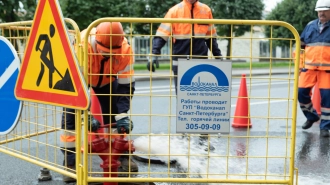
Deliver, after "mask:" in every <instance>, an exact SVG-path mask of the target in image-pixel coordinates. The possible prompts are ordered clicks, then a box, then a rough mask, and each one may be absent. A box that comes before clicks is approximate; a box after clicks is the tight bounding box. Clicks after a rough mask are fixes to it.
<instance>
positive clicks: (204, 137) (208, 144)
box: [198, 134, 215, 151]
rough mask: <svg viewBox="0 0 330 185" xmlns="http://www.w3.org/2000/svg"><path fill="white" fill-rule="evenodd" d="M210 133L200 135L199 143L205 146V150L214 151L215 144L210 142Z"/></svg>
mask: <svg viewBox="0 0 330 185" xmlns="http://www.w3.org/2000/svg"><path fill="white" fill-rule="evenodd" d="M208 141H209V140H208V135H207V134H201V135H200V136H199V142H198V144H199V145H201V146H205V149H204V150H205V151H209V150H210V151H214V150H215V148H214V146H213V145H212V144H211V142H208Z"/></svg>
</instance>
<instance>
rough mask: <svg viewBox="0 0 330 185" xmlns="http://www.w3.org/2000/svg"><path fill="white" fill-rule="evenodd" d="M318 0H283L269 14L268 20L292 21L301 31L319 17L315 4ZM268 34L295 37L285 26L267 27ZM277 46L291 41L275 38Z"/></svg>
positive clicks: (299, 31)
mask: <svg viewBox="0 0 330 185" xmlns="http://www.w3.org/2000/svg"><path fill="white" fill-rule="evenodd" d="M316 1H317V0H311V1H306V0H283V1H282V2H281V3H279V4H277V6H276V7H275V8H274V9H273V10H272V11H271V12H270V14H268V16H267V17H266V19H267V20H281V21H284V22H287V23H290V24H291V25H292V26H293V27H295V28H296V30H297V31H298V33H301V32H302V31H303V29H304V27H305V26H306V25H307V24H308V23H309V22H310V21H312V20H314V19H317V13H316V12H315V4H316ZM266 36H267V37H271V36H272V37H273V38H293V34H292V33H291V31H290V30H288V29H286V28H284V27H274V28H273V30H272V35H271V28H270V27H266ZM273 44H274V45H275V46H289V44H290V43H289V42H287V41H286V42H285V41H281V40H274V42H273Z"/></svg>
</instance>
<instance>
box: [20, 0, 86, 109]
mask: <svg viewBox="0 0 330 185" xmlns="http://www.w3.org/2000/svg"><path fill="white" fill-rule="evenodd" d="M70 43H71V42H70V40H69V36H68V32H67V28H66V26H65V23H64V19H63V15H62V12H61V9H60V7H59V4H58V2H57V1H56V0H39V3H38V7H37V10H36V13H35V17H34V21H33V24H32V28H31V32H30V37H29V40H28V43H27V48H26V51H25V54H24V59H23V62H22V67H21V71H20V73H19V77H18V80H17V84H16V91H15V95H16V97H17V99H20V100H26V101H32V102H38V103H45V104H51V105H56V106H63V107H69V108H74V109H82V110H86V109H87V108H88V106H89V102H90V98H89V96H88V93H87V86H86V83H85V81H84V80H83V76H82V74H81V73H80V71H79V68H78V62H77V58H76V55H75V54H74V52H73V46H72V45H71V44H70Z"/></svg>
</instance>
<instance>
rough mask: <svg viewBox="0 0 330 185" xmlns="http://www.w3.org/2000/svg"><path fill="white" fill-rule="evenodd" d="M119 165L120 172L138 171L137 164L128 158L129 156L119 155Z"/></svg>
mask: <svg viewBox="0 0 330 185" xmlns="http://www.w3.org/2000/svg"><path fill="white" fill-rule="evenodd" d="M119 161H120V167H119V168H121V171H122V172H138V171H139V167H138V165H137V164H136V163H135V162H134V161H133V160H132V159H130V158H129V156H121V157H120V158H119Z"/></svg>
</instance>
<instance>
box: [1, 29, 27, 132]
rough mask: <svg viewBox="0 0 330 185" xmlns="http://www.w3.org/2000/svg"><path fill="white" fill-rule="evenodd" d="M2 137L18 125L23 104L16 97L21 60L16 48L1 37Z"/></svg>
mask: <svg viewBox="0 0 330 185" xmlns="http://www.w3.org/2000/svg"><path fill="white" fill-rule="evenodd" d="M0 53H1V58H0V119H1V121H0V135H6V134H8V133H10V132H11V131H12V130H13V129H14V128H15V127H16V125H17V123H18V121H19V118H20V116H21V113H22V107H23V102H22V101H20V100H17V99H16V97H15V85H16V81H17V78H18V73H19V69H20V60H19V58H18V55H17V52H16V50H15V48H14V46H13V45H12V44H11V43H10V41H9V40H7V39H6V38H5V37H2V36H0Z"/></svg>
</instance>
